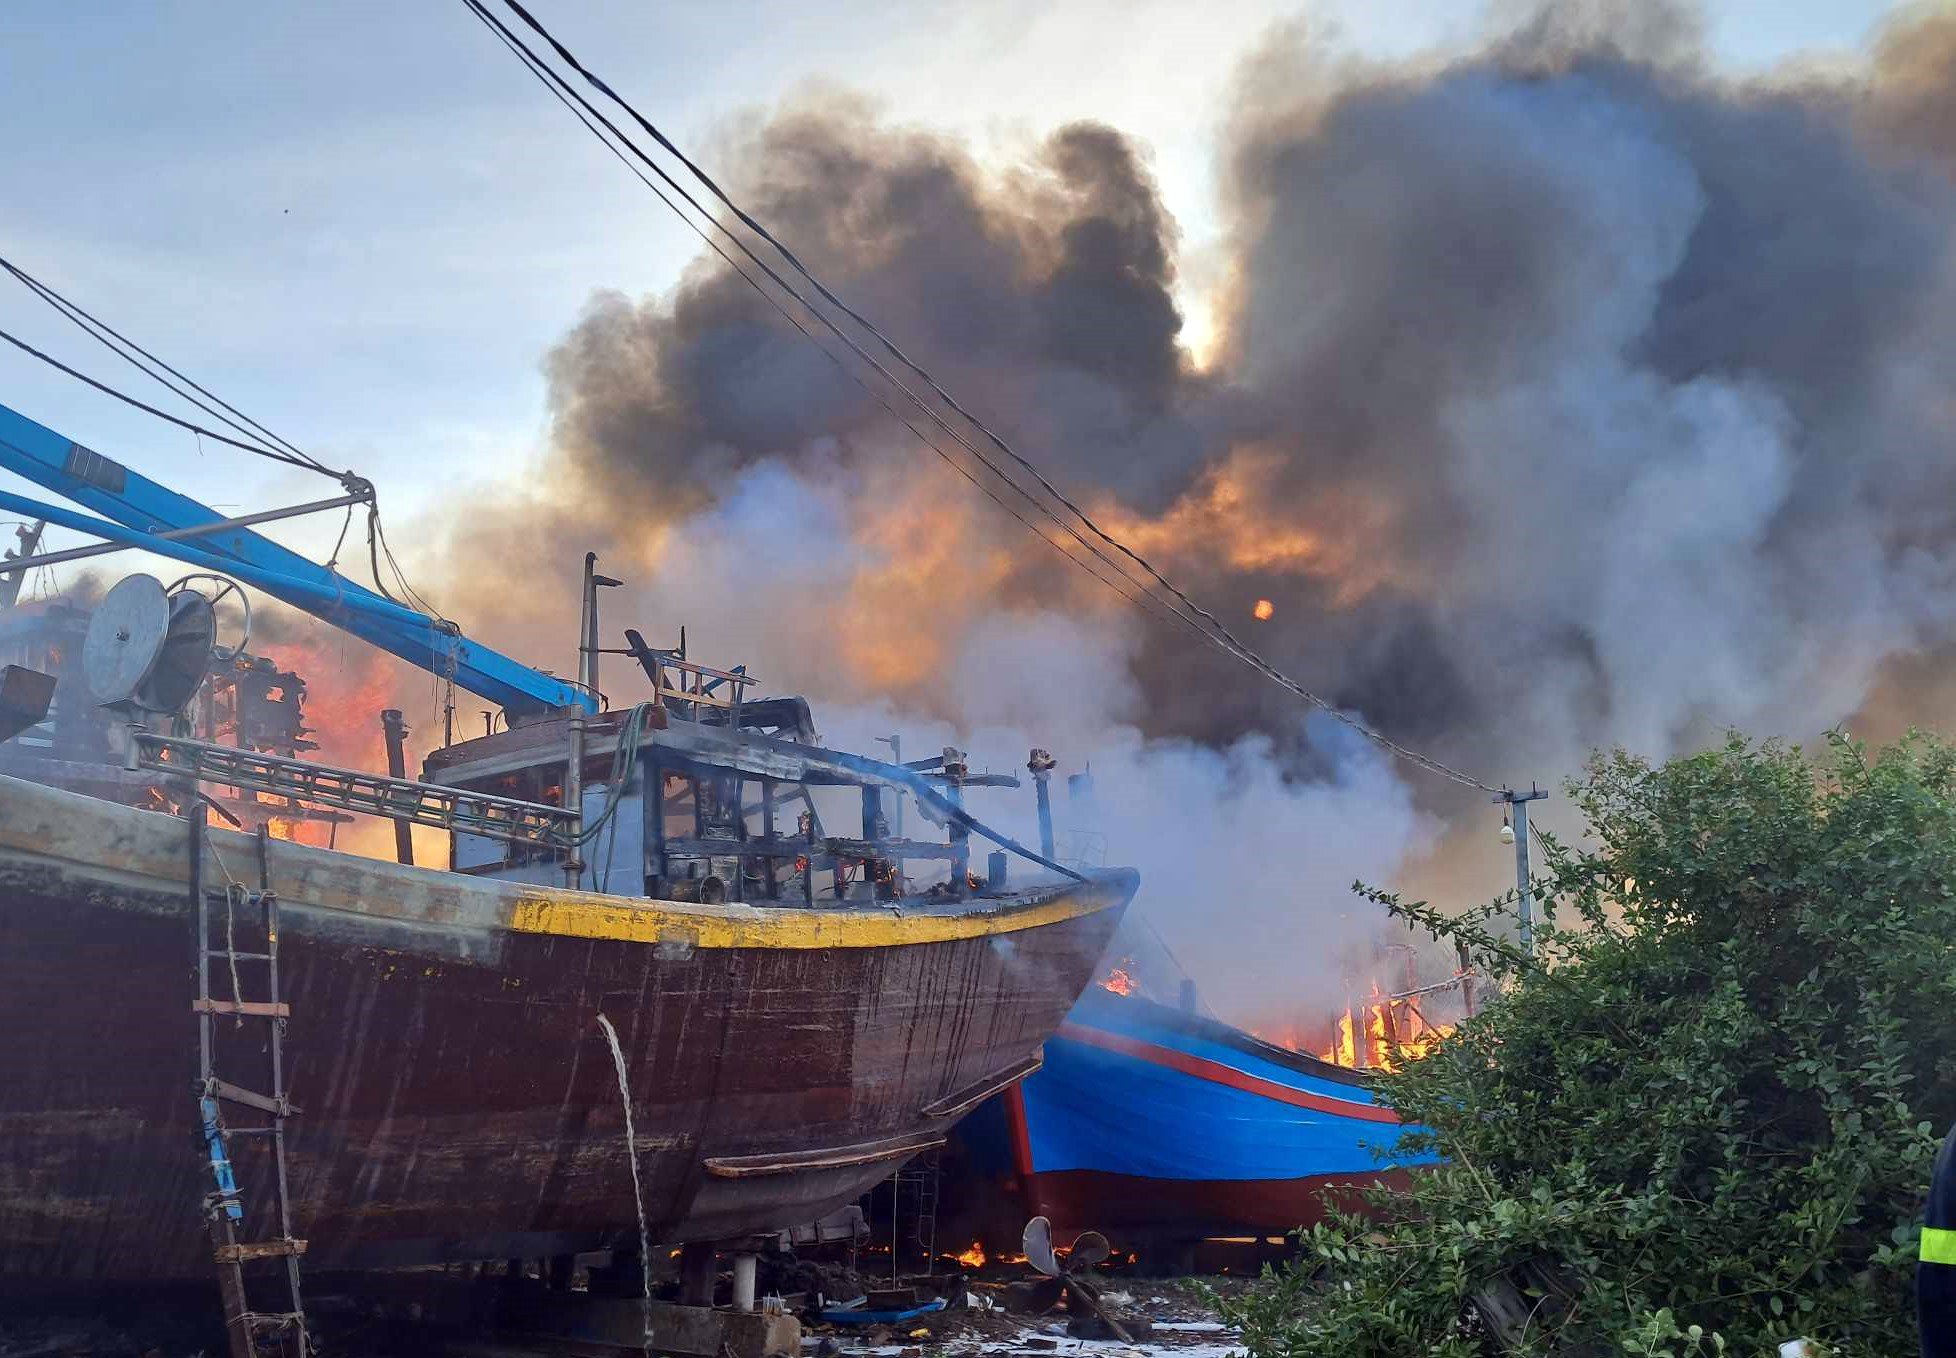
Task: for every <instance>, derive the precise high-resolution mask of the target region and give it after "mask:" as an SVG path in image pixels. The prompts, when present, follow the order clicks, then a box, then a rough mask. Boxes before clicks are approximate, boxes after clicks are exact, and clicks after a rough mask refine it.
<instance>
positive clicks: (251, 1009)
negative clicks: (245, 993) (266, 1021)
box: [190, 1000, 292, 1018]
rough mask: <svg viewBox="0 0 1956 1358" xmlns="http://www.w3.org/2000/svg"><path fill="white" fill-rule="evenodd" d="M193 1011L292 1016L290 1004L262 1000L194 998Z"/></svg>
mask: <svg viewBox="0 0 1956 1358" xmlns="http://www.w3.org/2000/svg"><path fill="white" fill-rule="evenodd" d="M190 1009H191V1012H192V1013H197V1014H243V1015H245V1016H246V1017H247V1018H291V1017H292V1006H291V1005H289V1004H266V1003H264V1002H263V1001H261V1000H192V1001H191V1002H190Z"/></svg>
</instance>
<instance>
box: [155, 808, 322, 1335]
mask: <svg viewBox="0 0 1956 1358" xmlns="http://www.w3.org/2000/svg"><path fill="white" fill-rule="evenodd" d="M186 819H187V820H188V821H189V824H190V897H191V903H192V906H193V911H192V913H193V914H194V915H195V917H196V921H197V923H196V928H197V998H196V1000H195V1001H194V1002H193V1003H192V1005H191V1010H192V1012H194V1013H195V1014H196V1016H197V1062H198V1064H197V1118H198V1123H199V1125H200V1127H201V1134H200V1141H201V1143H202V1145H203V1147H204V1149H205V1150H206V1151H207V1152H208V1156H209V1164H210V1173H211V1178H212V1180H213V1184H214V1187H213V1190H212V1191H211V1192H210V1193H207V1194H206V1195H205V1197H204V1201H203V1211H204V1217H205V1221H206V1223H207V1225H208V1226H209V1229H210V1235H211V1258H212V1262H213V1263H214V1264H215V1265H216V1268H217V1287H218V1292H219V1294H220V1295H221V1296H222V1298H223V1302H224V1332H225V1336H226V1338H227V1339H228V1340H229V1342H230V1349H231V1358H267V1355H277V1358H308V1355H310V1353H311V1352H312V1344H311V1340H310V1338H309V1337H308V1336H307V1334H306V1317H305V1309H304V1306H303V1304H302V1303H301V1301H300V1294H299V1256H300V1255H302V1254H304V1253H305V1252H306V1242H305V1241H303V1240H297V1239H294V1238H293V1235H292V1208H291V1202H290V1199H289V1196H288V1193H287V1188H286V1177H285V1119H286V1118H288V1117H290V1116H292V1115H293V1114H294V1113H296V1112H298V1111H299V1110H298V1109H296V1108H294V1107H293V1106H292V1103H291V1101H290V1100H289V1099H288V1098H286V1094H285V1050H284V1041H285V1024H286V1020H287V1019H289V1018H290V1017H291V1013H292V1011H291V1007H290V1006H289V1005H287V1004H286V1003H285V1002H284V1001H283V1000H281V999H280V998H279V988H278V985H279V976H278V940H279V924H278V896H277V895H276V894H275V893H274V892H273V891H272V889H271V875H270V862H269V860H268V855H267V843H266V834H265V829H264V827H263V826H260V827H259V830H258V854H257V857H258V885H257V887H256V888H250V887H246V886H244V885H242V884H241V883H239V882H238V881H236V880H235V879H234V878H232V876H231V873H230V870H229V868H228V867H226V866H225V864H224V860H223V859H222V858H220V857H219V856H218V853H217V846H216V845H215V844H212V843H211V842H210V832H209V809H208V806H207V804H206V803H205V802H204V800H203V799H202V798H201V797H198V798H197V800H196V802H195V803H194V805H192V807H191V808H190V810H189V811H188V812H187V813H186ZM207 853H208V855H209V857H210V859H211V861H213V862H215V863H216V864H217V866H218V870H219V872H221V873H222V874H223V876H224V878H225V882H224V885H223V887H222V889H219V890H213V889H212V888H211V887H210V886H209V885H207V884H206V882H205V876H204V861H205V856H206V854H207ZM213 901H216V902H218V903H220V904H221V905H222V906H223V912H224V914H223V919H222V921H221V923H222V926H223V938H222V940H221V946H214V944H213V940H212V938H211V928H212V925H213V923H214V920H213V918H212V916H213V911H212V908H211V907H212V902H213ZM241 914H244V915H247V916H251V915H255V916H256V918H255V919H250V920H246V921H241V920H240V918H239V916H240V915H241ZM241 923H244V924H245V927H247V928H248V929H250V930H251V932H252V933H253V934H254V935H255V939H253V940H247V941H248V942H256V943H257V947H258V948H259V949H262V950H254V951H245V952H241V951H239V950H238V946H237V945H238V938H237V934H238V928H239V925H240V924H241ZM214 961H220V962H222V963H223V964H224V967H225V972H224V974H225V977H226V979H227V981H228V985H229V988H230V990H231V995H230V998H228V999H223V998H219V997H217V996H214V995H212V994H211V963H212V962H214ZM240 963H243V964H246V965H247V966H249V967H251V968H262V973H259V974H262V976H263V978H264V991H263V994H264V998H262V999H250V1000H248V999H246V998H245V997H244V994H243V993H242V990H243V987H242V984H241V982H240V979H239V978H240V975H241V973H240V971H239V964H240ZM227 1017H228V1018H229V1019H230V1020H231V1022H232V1023H233V1024H234V1025H235V1026H238V1027H242V1026H243V1025H244V1024H245V1023H246V1022H254V1023H263V1024H265V1025H266V1027H267V1040H266V1044H265V1050H266V1054H267V1056H268V1058H269V1059H268V1061H267V1066H268V1069H267V1070H266V1072H265V1074H266V1075H267V1076H268V1077H269V1080H270V1091H269V1092H268V1093H262V1094H261V1093H258V1092H257V1091H255V1090H252V1089H248V1088H245V1087H244V1086H241V1085H235V1084H232V1083H230V1082H229V1081H227V1080H224V1079H221V1078H220V1077H219V1076H218V1073H217V1059H216V1047H217V1039H218V1033H217V1023H218V1020H219V1019H220V1018H227ZM227 1103H230V1104H236V1105H239V1106H241V1107H245V1108H251V1109H255V1110H257V1111H258V1112H260V1113H263V1114H264V1115H265V1116H266V1121H265V1122H264V1123H262V1124H260V1125H256V1126H250V1127H231V1126H227V1125H226V1123H225V1120H224V1112H223V1105H225V1104H227ZM234 1137H264V1138H267V1139H268V1141H269V1143H270V1158H271V1170H272V1175H271V1180H272V1196H273V1197H274V1198H275V1199H276V1207H277V1212H276V1216H277V1221H276V1223H275V1224H276V1232H275V1233H272V1234H270V1235H269V1238H265V1239H259V1240H251V1239H248V1238H247V1239H246V1240H243V1241H240V1240H239V1238H238V1237H239V1234H240V1233H241V1232H244V1230H245V1205H244V1198H243V1194H242V1193H241V1192H240V1190H239V1188H238V1180H237V1174H236V1171H235V1169H234V1168H233V1163H232V1155H231V1141H232V1138H234ZM263 1259H282V1260H284V1263H285V1267H284V1269H283V1270H282V1272H283V1274H284V1280H285V1288H286V1292H287V1295H288V1297H289V1299H290V1305H289V1306H288V1307H287V1308H286V1309H283V1310H274V1311H254V1310H253V1309H252V1308H251V1305H250V1303H249V1301H248V1299H247V1297H246V1292H245V1270H244V1266H245V1265H246V1264H248V1263H252V1262H254V1261H257V1260H263Z"/></svg>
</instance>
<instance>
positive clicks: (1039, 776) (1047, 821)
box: [1026, 750, 1059, 858]
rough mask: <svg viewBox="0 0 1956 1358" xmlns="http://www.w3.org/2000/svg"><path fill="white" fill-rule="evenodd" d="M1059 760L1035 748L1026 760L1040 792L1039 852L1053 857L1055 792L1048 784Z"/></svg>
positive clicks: (1033, 782) (1033, 780) (1036, 788)
mask: <svg viewBox="0 0 1956 1358" xmlns="http://www.w3.org/2000/svg"><path fill="white" fill-rule="evenodd" d="M1058 762H1059V761H1058V760H1056V759H1054V758H1053V756H1052V755H1050V754H1048V753H1047V752H1046V751H1045V750H1034V751H1033V752H1032V755H1031V757H1029V758H1028V759H1027V760H1026V772H1028V773H1030V774H1031V775H1032V785H1033V788H1034V790H1035V791H1036V792H1037V793H1038V794H1039V852H1040V853H1042V854H1044V855H1045V856H1046V857H1048V858H1051V857H1053V856H1054V855H1053V794H1052V791H1051V789H1049V788H1048V787H1047V786H1046V784H1047V780H1048V779H1050V778H1051V777H1052V776H1053V765H1054V764H1056V763H1058Z"/></svg>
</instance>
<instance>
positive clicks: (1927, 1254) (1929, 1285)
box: [1915, 1127, 1956, 1358]
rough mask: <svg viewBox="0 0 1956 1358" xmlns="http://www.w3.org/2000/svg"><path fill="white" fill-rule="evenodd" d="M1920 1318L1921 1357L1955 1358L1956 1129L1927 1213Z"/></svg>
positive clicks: (1919, 1273) (1918, 1275)
mask: <svg viewBox="0 0 1956 1358" xmlns="http://www.w3.org/2000/svg"><path fill="white" fill-rule="evenodd" d="M1915 1318H1916V1321H1917V1323H1918V1324H1919V1325H1920V1326H1921V1329H1922V1358H1956V1127H1952V1128H1950V1130H1949V1135H1948V1136H1947V1137H1946V1138H1945V1139H1944V1140H1943V1143H1942V1150H1941V1151H1939V1152H1937V1154H1936V1172H1935V1176H1934V1177H1933V1178H1932V1179H1930V1181H1929V1203H1928V1206H1927V1207H1925V1208H1923V1211H1922V1253H1921V1257H1920V1260H1919V1261H1918V1262H1917V1264H1916V1266H1915Z"/></svg>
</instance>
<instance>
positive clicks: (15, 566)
mask: <svg viewBox="0 0 1956 1358" xmlns="http://www.w3.org/2000/svg"><path fill="white" fill-rule="evenodd" d="M372 500H373V493H372V492H371V491H369V492H365V493H362V494H359V495H336V496H334V497H333V498H332V499H330V500H313V501H311V502H310V503H308V504H303V505H293V506H292V507H291V508H290V509H266V510H262V511H260V512H259V513H256V514H241V515H239V516H238V517H236V518H232V519H218V520H217V521H216V522H214V523H197V524H192V525H191V526H190V527H188V528H172V529H171V530H170V531H169V532H167V533H155V534H152V536H154V537H156V538H159V539H161V540H162V541H164V542H180V541H182V540H183V539H184V538H201V537H207V536H209V535H210V534H212V533H222V532H224V531H225V530H226V529H230V528H249V527H251V526H252V525H253V524H259V523H275V522H277V521H278V520H280V519H294V518H297V517H298V516H299V515H301V514H317V513H318V512H319V511H321V510H322V509H342V508H344V507H346V506H347V505H364V504H368V503H371V502H372ZM133 546H134V544H131V543H127V542H98V543H95V544H93V545H91V546H88V547H68V548H64V549H63V550H61V551H59V552H47V553H44V554H43V555H41V556H22V557H16V556H11V555H9V556H6V557H0V575H13V574H16V573H25V572H27V571H30V570H36V569H39V568H40V567H42V566H58V565H60V564H61V563H62V562H64V561H80V560H82V559H84V558H85V557H91V556H105V555H107V554H108V553H110V552H127V551H130V550H133Z"/></svg>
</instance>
